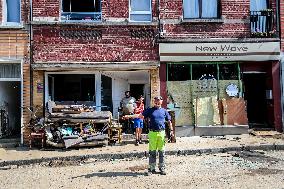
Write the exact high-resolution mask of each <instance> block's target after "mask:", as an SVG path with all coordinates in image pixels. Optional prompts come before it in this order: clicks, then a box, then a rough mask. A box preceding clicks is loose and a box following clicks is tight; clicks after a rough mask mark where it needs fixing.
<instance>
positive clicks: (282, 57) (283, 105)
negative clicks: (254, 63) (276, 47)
mask: <svg viewBox="0 0 284 189" xmlns="http://www.w3.org/2000/svg"><path fill="white" fill-rule="evenodd" d="M280 14H281V12H280V0H276V22H277V25H276V27H277V28H276V29H277V31H278V32H279V40H280V42H279V43H280V60H279V61H280V65H279V66H280V73H279V74H280V94H281V120H282V132H283V131H284V124H283V123H284V114H283V112H284V96H283V95H284V86H283V84H284V81H283V80H284V78H283V76H284V73H283V72H284V70H283V68H284V65H283V64H284V52H282V50H281V41H282V35H281V27H280V22H281V19H280V18H281V15H280Z"/></svg>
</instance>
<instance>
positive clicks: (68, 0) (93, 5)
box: [61, 0, 102, 21]
mask: <svg viewBox="0 0 284 189" xmlns="http://www.w3.org/2000/svg"><path fill="white" fill-rule="evenodd" d="M101 18H102V13H101V0H84V1H81V0H62V13H61V20H63V21H72V20H73V21H101Z"/></svg>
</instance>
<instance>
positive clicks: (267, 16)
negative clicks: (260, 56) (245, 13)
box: [250, 9, 277, 38]
mask: <svg viewBox="0 0 284 189" xmlns="http://www.w3.org/2000/svg"><path fill="white" fill-rule="evenodd" d="M275 29H276V26H275V19H274V14H273V11H272V10H271V9H267V10H261V11H250V30H251V37H264V38H265V37H266V38H270V37H277V33H276V30H275Z"/></svg>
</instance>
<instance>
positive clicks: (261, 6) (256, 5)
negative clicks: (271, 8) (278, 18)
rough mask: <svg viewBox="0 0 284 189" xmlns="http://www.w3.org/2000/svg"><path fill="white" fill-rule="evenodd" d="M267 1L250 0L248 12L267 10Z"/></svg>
mask: <svg viewBox="0 0 284 189" xmlns="http://www.w3.org/2000/svg"><path fill="white" fill-rule="evenodd" d="M267 3H268V2H267V0H250V11H261V10H265V9H267Z"/></svg>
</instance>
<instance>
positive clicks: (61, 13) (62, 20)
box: [60, 0, 103, 22]
mask: <svg viewBox="0 0 284 189" xmlns="http://www.w3.org/2000/svg"><path fill="white" fill-rule="evenodd" d="M63 1H64V0H61V1H60V21H61V22H102V20H103V15H102V0H99V1H100V8H101V11H100V12H93V13H100V18H101V19H100V20H69V19H68V18H66V19H62V17H63V13H68V12H63ZM93 1H94V3H95V1H97V0H93ZM73 13H82V14H84V13H92V12H73Z"/></svg>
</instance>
